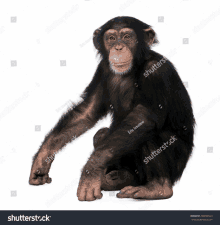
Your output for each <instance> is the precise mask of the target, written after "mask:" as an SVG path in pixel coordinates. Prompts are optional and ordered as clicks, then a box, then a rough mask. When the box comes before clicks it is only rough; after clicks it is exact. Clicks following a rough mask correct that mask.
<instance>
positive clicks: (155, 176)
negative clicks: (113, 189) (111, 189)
mask: <svg viewBox="0 0 220 225" xmlns="http://www.w3.org/2000/svg"><path fill="white" fill-rule="evenodd" d="M190 152H191V149H190V148H189V147H187V145H186V144H185V143H184V141H183V140H181V139H180V138H179V137H177V136H176V135H175V134H174V133H171V132H170V131H166V132H162V133H160V135H158V136H156V137H155V138H154V139H153V140H151V141H147V142H145V145H143V147H142V166H143V169H144V173H145V174H144V176H143V179H142V181H141V184H140V186H137V187H132V186H128V187H125V188H123V189H122V190H121V192H120V193H119V194H118V195H117V197H119V198H144V199H165V198H170V197H172V195H173V190H172V186H173V185H174V182H175V181H177V180H178V179H179V178H180V177H181V175H182V173H183V170H184V168H185V166H186V163H187V161H188V158H189V155H190Z"/></svg>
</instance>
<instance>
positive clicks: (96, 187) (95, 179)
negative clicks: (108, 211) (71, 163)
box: [77, 171, 103, 201]
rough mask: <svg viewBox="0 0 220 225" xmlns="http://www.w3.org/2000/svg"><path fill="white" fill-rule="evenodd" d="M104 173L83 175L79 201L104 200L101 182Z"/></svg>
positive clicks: (78, 191) (78, 192)
mask: <svg viewBox="0 0 220 225" xmlns="http://www.w3.org/2000/svg"><path fill="white" fill-rule="evenodd" d="M102 176H103V173H102V172H97V171H94V172H93V173H92V174H86V172H84V173H82V176H81V178H80V182H79V186H78V190H77V197H78V200H79V201H94V200H96V199H100V198H102V193H101V181H102V179H101V178H102Z"/></svg>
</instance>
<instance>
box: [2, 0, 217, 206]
mask: <svg viewBox="0 0 220 225" xmlns="http://www.w3.org/2000/svg"><path fill="white" fill-rule="evenodd" d="M124 15H125V16H132V17H136V18H137V19H140V20H142V21H144V22H145V23H147V24H150V25H152V26H153V29H154V30H155V31H156V33H157V35H158V39H159V41H160V44H159V45H157V46H156V47H154V48H153V50H155V51H157V52H159V53H160V54H162V55H164V56H166V57H167V58H168V59H170V60H171V61H172V62H173V63H174V65H175V66H176V68H177V70H178V72H179V74H180V76H181V79H182V80H183V81H184V82H185V85H186V86H187V90H188V92H189V94H190V97H191V99H192V103H193V109H194V113H195V117H196V121H197V126H196V133H195V148H194V151H193V156H192V157H191V158H190V161H189V163H188V165H187V167H186V170H185V171H184V174H183V176H182V179H181V181H180V182H178V183H177V184H176V185H175V186H174V195H173V197H172V198H171V199H168V200H157V201H137V200H132V199H118V198H116V197H115V195H116V193H117V192H105V191H103V198H102V199H101V200H97V201H93V202H79V201H78V199H77V197H76V191H77V187H78V181H79V177H80V171H81V168H82V167H83V165H84V164H85V163H86V161H87V159H88V157H89V155H90V154H91V152H92V150H93V135H94V134H95V133H96V131H97V130H98V129H100V128H102V127H105V126H109V124H110V117H109V116H108V117H107V118H105V119H103V120H102V121H99V123H98V124H97V125H96V126H95V127H94V128H93V129H92V130H90V131H89V132H87V133H86V134H84V135H82V136H81V137H79V138H78V139H76V140H75V141H74V142H72V143H71V144H69V145H67V147H66V148H64V149H63V151H62V152H60V153H59V154H58V155H56V159H55V161H54V163H53V165H52V168H51V171H50V176H51V177H52V179H53V181H52V183H51V184H46V185H43V186H30V185H29V184H28V179H29V175H30V169H31V164H32V157H33V155H34V154H35V153H36V152H37V150H38V148H39V146H40V144H41V142H42V141H43V140H44V137H45V135H46V134H47V133H48V132H49V131H50V129H51V128H52V127H53V126H54V125H55V123H56V122H57V121H58V119H59V118H60V117H61V115H62V113H64V112H65V111H66V110H67V108H68V106H69V105H70V101H73V102H77V101H79V100H80V94H81V93H82V91H83V90H84V89H85V87H86V86H87V85H88V84H89V82H90V81H91V79H92V77H93V75H94V72H95V70H96V67H97V65H98V62H99V59H98V58H97V57H96V51H95V48H94V46H93V42H92V35H93V32H94V30H95V29H96V28H98V27H100V26H101V25H102V24H104V23H105V22H106V21H108V20H109V19H112V18H113V17H116V16H124ZM219 25H220V2H219V0H216V1H214V0H210V1H201V0H200V1H199V0H194V1H192V0H188V1H187V0H185V1H183V0H166V1H162V0H161V1H159V0H158V1H156V0H152V1H146V0H114V1H113V0H112V1H101V0H90V1H82V0H81V1H77V0H71V1H67V0H65V1H64V0H62V1H54V0H48V1H43V0H38V1H28V0H20V1H17V0H14V1H10V0H1V2H0V78H1V82H0V144H1V145H0V146H1V149H0V176H1V181H0V182H1V183H0V184H1V185H0V209H5V210H6V209H7V210H10V209H21V210H25V209H31V210H32V209H33V210H34V209H38V210H44V209H45V210H46V209H69V210H71V209H77V210H79V209H92V210H95V209H101V210H105V209H110V210H111V209H112V210H120V209H123V210H126V209H129V210H145V209H147V210H163V209H165V210H181V209H182V210H196V209H197V210H205V209H210V210H211V209H212V210H214V209H219V203H218V202H219V200H220V194H219V188H220V179H219V167H220V166H219V160H220V153H219V150H220V139H219V134H220V132H219V127H218V126H219V125H220V119H219V115H220V91H219V81H220V79H219V75H220V74H219V68H218V65H219V64H218V63H219V59H220V44H219V39H220V33H219Z"/></svg>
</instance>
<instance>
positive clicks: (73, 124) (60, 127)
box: [42, 66, 107, 151]
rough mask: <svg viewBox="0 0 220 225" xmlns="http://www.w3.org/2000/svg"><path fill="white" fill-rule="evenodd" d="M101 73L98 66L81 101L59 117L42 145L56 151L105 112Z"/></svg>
mask: <svg viewBox="0 0 220 225" xmlns="http://www.w3.org/2000/svg"><path fill="white" fill-rule="evenodd" d="M101 75H102V74H101V68H100V66H99V68H98V69H97V72H96V74H95V76H94V78H93V80H92V82H91V83H90V84H89V86H88V87H87V88H86V89H85V91H84V93H83V95H82V97H83V101H82V102H80V103H79V104H78V105H76V106H73V107H72V109H70V110H69V111H68V112H67V113H66V114H65V115H63V116H62V117H61V119H60V120H59V122H58V123H57V124H56V126H55V127H54V128H53V129H52V131H51V132H50V133H49V134H48V135H47V137H46V138H45V141H44V142H43V144H42V147H44V146H46V148H48V149H50V150H56V151H57V150H59V149H61V148H63V147H64V146H65V145H66V144H67V143H68V142H70V141H72V140H74V139H75V138H77V137H79V136H80V135H81V134H83V133H85V132H86V131H87V130H89V129H90V128H92V127H93V126H94V125H95V124H96V123H97V121H98V120H99V119H101V118H102V117H103V116H105V115H106V114H107V108H106V107H105V104H104V101H103V88H102V84H101Z"/></svg>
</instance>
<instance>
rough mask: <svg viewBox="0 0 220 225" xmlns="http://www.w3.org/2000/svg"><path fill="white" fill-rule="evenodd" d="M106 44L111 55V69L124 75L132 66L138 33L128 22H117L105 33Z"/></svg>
mask: <svg viewBox="0 0 220 225" xmlns="http://www.w3.org/2000/svg"><path fill="white" fill-rule="evenodd" d="M103 40H104V46H105V49H106V51H107V52H108V56H109V58H108V59H109V63H110V69H111V70H112V71H113V72H114V73H115V74H120V75H123V74H125V73H127V72H129V70H130V69H131V68H132V62H133V58H134V55H135V51H136V47H137V35H136V34H135V32H134V30H133V29H131V28H127V27H126V24H115V25H114V26H113V27H112V29H109V30H107V31H106V32H105V33H104V38H103Z"/></svg>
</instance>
